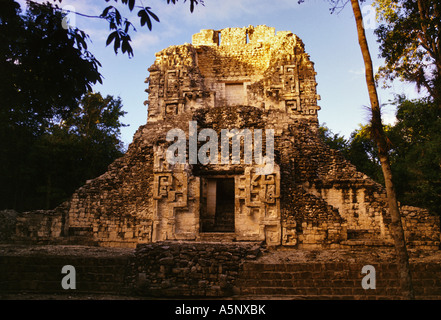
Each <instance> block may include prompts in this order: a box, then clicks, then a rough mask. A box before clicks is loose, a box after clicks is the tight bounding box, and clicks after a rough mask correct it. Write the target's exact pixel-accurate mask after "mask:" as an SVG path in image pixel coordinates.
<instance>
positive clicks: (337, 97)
mask: <svg viewBox="0 0 441 320" xmlns="http://www.w3.org/2000/svg"><path fill="white" fill-rule="evenodd" d="M112 3H113V2H109V3H107V2H105V1H104V0H94V1H93V2H92V1H90V0H89V1H87V0H63V1H62V3H61V5H60V6H61V7H63V6H66V5H70V6H72V7H73V8H74V9H75V10H76V11H77V12H81V13H87V14H89V15H99V14H100V13H101V12H102V10H103V9H104V7H106V6H107V5H109V4H112ZM137 3H139V0H137ZM142 3H143V5H144V6H150V7H151V8H152V11H153V12H154V13H155V14H157V16H158V17H159V19H160V20H161V22H160V23H156V22H154V24H153V29H152V31H149V30H148V29H147V28H146V27H140V25H139V22H138V21H139V20H138V18H137V17H136V10H134V12H132V13H131V12H129V10H128V8H126V7H125V6H122V5H121V4H119V5H118V8H121V10H120V11H121V13H122V14H123V16H126V17H129V18H130V20H131V21H132V22H133V23H134V25H135V27H136V28H137V32H135V33H133V35H132V40H133V41H132V47H133V49H134V57H133V58H131V59H129V58H128V56H127V55H123V54H121V53H118V55H115V53H114V51H113V48H112V47H111V46H109V47H106V46H105V42H106V38H107V36H108V34H109V29H108V24H107V22H105V21H101V20H98V19H90V18H89V19H87V18H83V17H79V16H76V18H75V21H73V22H74V23H75V24H76V26H77V27H78V28H80V29H82V30H84V31H86V33H88V34H89V35H90V38H91V40H92V43H91V44H89V49H90V51H91V52H92V53H93V54H94V55H95V56H96V58H97V59H98V60H99V61H100V62H101V64H102V68H101V70H100V72H101V74H102V75H103V77H104V81H103V85H96V86H95V87H94V90H95V91H99V92H101V93H102V94H103V95H107V94H110V95H113V96H120V97H121V99H122V101H123V105H124V110H125V111H126V112H127V114H126V116H125V117H124V119H123V122H124V123H126V124H128V125H129V126H128V127H125V128H123V129H122V134H121V139H122V140H123V142H124V143H125V144H126V145H128V144H129V143H130V142H131V141H132V138H133V134H134V133H135V131H136V130H137V129H138V127H139V126H140V125H143V124H145V123H146V121H147V108H146V107H145V106H144V104H143V102H144V101H145V100H147V99H148V96H147V94H146V93H145V92H144V90H145V89H146V88H147V85H146V84H145V83H144V81H145V79H146V77H147V76H148V71H147V69H148V68H149V67H150V65H152V64H153V62H154V59H155V53H156V52H159V51H161V50H162V49H164V48H166V47H168V46H170V45H179V44H184V43H191V36H192V35H193V34H194V33H197V32H199V31H200V30H201V29H222V28H227V27H245V26H249V25H254V26H256V25H267V26H270V27H274V28H276V31H292V32H293V33H295V34H296V35H297V36H299V37H300V38H301V39H302V40H303V42H304V44H305V50H306V52H308V53H309V55H310V59H311V60H312V61H313V62H314V63H315V70H316V72H317V77H316V80H317V82H318V86H317V91H318V94H319V95H320V96H321V100H320V101H319V105H320V107H321V110H320V111H319V114H318V115H319V121H320V123H321V124H323V123H326V126H328V127H329V128H330V129H331V130H332V131H333V132H334V133H339V134H341V135H344V136H346V137H349V135H350V133H351V132H352V131H353V130H355V129H356V128H358V126H359V124H360V123H366V122H367V119H368V111H367V109H366V106H369V97H368V93H367V87H366V82H365V76H364V64H363V59H362V55H361V51H360V48H359V45H358V39H357V32H356V28H355V20H354V17H353V14H352V9H351V7H350V5H347V6H346V8H345V9H343V10H342V11H341V12H340V13H339V14H336V13H334V14H330V11H329V5H328V2H327V1H326V0H306V2H305V3H304V4H301V5H299V4H298V3H297V0H272V1H268V0H222V1H221V0H205V6H201V5H198V6H197V7H196V8H195V11H194V12H193V13H190V11H189V3H183V1H182V0H181V1H180V2H179V3H178V4H176V5H167V3H166V0H143V1H142ZM369 3H370V2H369V1H368V2H367V4H363V6H365V5H368V4H369ZM71 9H72V8H71ZM364 9H365V11H364V13H365V18H366V19H368V18H369V17H372V13H373V12H372V11H369V10H368V9H369V7H365V8H364ZM368 22H372V23H374V21H373V20H372V21H368ZM370 26H373V24H370ZM366 32H367V36H368V41H369V45H370V50H371V54H372V58H373V61H374V67H375V68H378V67H379V66H381V65H382V61H381V60H380V59H378V43H377V42H376V38H375V35H374V34H373V28H368V29H367V30H366ZM393 93H397V94H402V93H405V94H406V95H408V96H409V97H410V98H415V97H417V94H416V92H415V87H414V86H413V85H412V84H404V83H401V82H396V83H394V84H393V85H392V87H391V88H390V89H387V90H385V89H381V88H379V97H380V102H381V103H387V102H388V101H389V100H391V99H392V98H393ZM383 117H384V120H385V122H391V121H393V119H394V108H393V107H392V106H386V107H385V108H384V114H383Z"/></svg>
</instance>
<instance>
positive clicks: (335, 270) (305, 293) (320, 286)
mask: <svg viewBox="0 0 441 320" xmlns="http://www.w3.org/2000/svg"><path fill="white" fill-rule="evenodd" d="M373 266H374V267H375V270H376V288H375V289H367V290H365V289H363V287H362V285H361V284H362V279H363V278H364V277H365V276H366V274H362V273H361V270H362V268H363V264H360V263H345V262H343V263H342V262H330V263H289V264H281V263H278V264H270V263H251V262H249V263H246V264H244V265H243V268H242V271H241V273H240V275H239V279H238V280H237V282H236V285H237V287H238V288H239V289H240V296H241V298H243V299H247V298H248V299H260V298H264V299H267V298H271V299H293V300H296V299H350V300H353V299H356V300H365V299H376V300H380V299H401V296H400V289H399V281H398V276H397V274H398V272H397V266H396V265H395V264H392V263H386V264H373ZM412 268H413V278H414V281H413V283H414V287H415V294H416V298H417V299H437V300H438V299H441V265H440V264H430V265H429V264H416V265H412Z"/></svg>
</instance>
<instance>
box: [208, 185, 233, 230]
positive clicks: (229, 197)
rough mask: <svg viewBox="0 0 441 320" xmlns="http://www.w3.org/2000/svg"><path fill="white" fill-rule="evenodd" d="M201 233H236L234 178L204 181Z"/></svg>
mask: <svg viewBox="0 0 441 320" xmlns="http://www.w3.org/2000/svg"><path fill="white" fill-rule="evenodd" d="M201 200H202V201H201V232H234V178H208V179H202V198H201Z"/></svg>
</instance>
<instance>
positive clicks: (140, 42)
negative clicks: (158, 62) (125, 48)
mask: <svg viewBox="0 0 441 320" xmlns="http://www.w3.org/2000/svg"><path fill="white" fill-rule="evenodd" d="M157 43H159V37H158V35H156V34H152V33H146V32H140V31H138V32H134V33H133V36H132V44H131V45H132V48H133V50H134V51H135V52H136V51H141V52H147V51H148V50H149V47H150V46H153V45H155V44H157Z"/></svg>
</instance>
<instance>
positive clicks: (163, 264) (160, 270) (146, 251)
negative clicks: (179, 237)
mask: <svg viewBox="0 0 441 320" xmlns="http://www.w3.org/2000/svg"><path fill="white" fill-rule="evenodd" d="M261 250H262V248H261V247H260V245H259V244H253V243H251V244H250V243H237V244H224V243H194V242H183V243H182V242H181V243H179V244H178V243H167V242H160V243H153V244H144V245H139V246H138V247H137V248H136V252H135V259H134V260H133V262H132V266H133V272H132V275H133V277H132V280H131V281H130V282H132V283H133V284H134V289H133V290H134V292H136V294H140V295H148V296H159V297H167V296H192V297H197V296H202V297H220V296H230V295H233V294H235V293H236V294H237V293H238V292H239V288H237V287H235V285H236V280H237V278H238V276H239V272H240V270H241V267H242V264H243V263H244V262H246V261H253V260H255V259H257V258H258V257H259V256H260V255H261Z"/></svg>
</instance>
